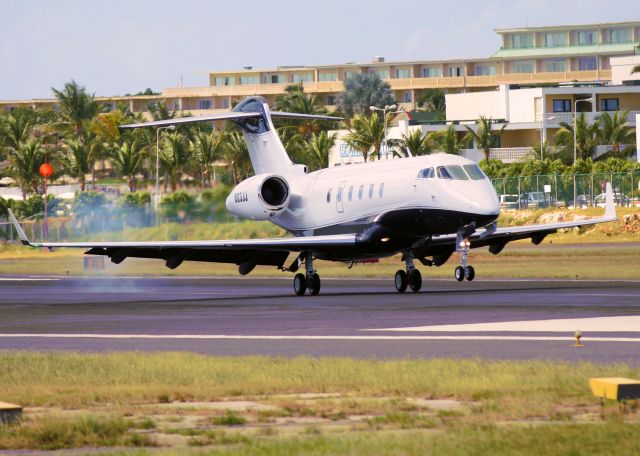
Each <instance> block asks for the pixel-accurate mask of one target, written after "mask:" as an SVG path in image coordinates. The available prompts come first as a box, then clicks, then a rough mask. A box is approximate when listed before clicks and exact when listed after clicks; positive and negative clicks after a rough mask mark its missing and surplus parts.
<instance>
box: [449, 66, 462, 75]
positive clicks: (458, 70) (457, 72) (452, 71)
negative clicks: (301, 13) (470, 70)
mask: <svg viewBox="0 0 640 456" xmlns="http://www.w3.org/2000/svg"><path fill="white" fill-rule="evenodd" d="M449 76H450V77H459V76H462V68H461V67H449Z"/></svg>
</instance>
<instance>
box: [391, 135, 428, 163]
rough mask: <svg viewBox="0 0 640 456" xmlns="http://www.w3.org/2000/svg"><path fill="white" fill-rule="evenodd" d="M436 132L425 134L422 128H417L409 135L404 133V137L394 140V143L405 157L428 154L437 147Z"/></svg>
mask: <svg viewBox="0 0 640 456" xmlns="http://www.w3.org/2000/svg"><path fill="white" fill-rule="evenodd" d="M434 133H435V132H432V133H428V134H426V135H423V134H422V130H421V129H415V130H413V131H412V132H411V133H409V134H408V135H405V134H404V133H403V134H402V138H401V139H399V140H396V141H394V143H395V146H396V147H397V148H398V149H400V154H401V155H402V156H404V157H411V156H413V157H417V156H418V155H427V154H430V153H431V152H433V150H434V148H435V140H436V135H435V134H434ZM389 142H391V141H389Z"/></svg>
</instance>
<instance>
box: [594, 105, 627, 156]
mask: <svg viewBox="0 0 640 456" xmlns="http://www.w3.org/2000/svg"><path fill="white" fill-rule="evenodd" d="M628 114H629V113H628V111H616V112H614V113H613V115H611V114H610V113H608V112H604V113H602V114H601V115H600V116H599V117H598V120H597V122H598V124H599V125H600V135H601V140H602V143H603V144H607V145H611V146H612V148H611V155H612V156H614V157H619V156H620V155H621V151H620V145H621V144H631V143H632V142H633V138H634V136H635V134H634V132H633V129H632V128H631V127H630V126H629V125H628V124H627V115H628ZM627 149H629V150H631V149H633V150H635V147H633V148H627Z"/></svg>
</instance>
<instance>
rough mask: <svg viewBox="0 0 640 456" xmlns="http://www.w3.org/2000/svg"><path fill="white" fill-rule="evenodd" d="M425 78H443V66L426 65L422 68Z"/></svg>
mask: <svg viewBox="0 0 640 456" xmlns="http://www.w3.org/2000/svg"><path fill="white" fill-rule="evenodd" d="M422 77H423V78H441V77H442V68H433V67H424V68H422Z"/></svg>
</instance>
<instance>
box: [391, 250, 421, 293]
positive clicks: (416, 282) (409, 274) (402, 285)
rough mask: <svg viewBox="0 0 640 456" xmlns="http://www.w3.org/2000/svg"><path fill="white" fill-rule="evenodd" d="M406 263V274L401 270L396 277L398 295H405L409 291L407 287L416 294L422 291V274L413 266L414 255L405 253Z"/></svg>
mask: <svg viewBox="0 0 640 456" xmlns="http://www.w3.org/2000/svg"><path fill="white" fill-rule="evenodd" d="M404 261H405V264H406V272H405V271H403V270H402V269H399V270H398V271H397V272H396V275H395V281H394V284H395V286H396V290H397V291H398V293H404V292H405V291H406V290H407V286H408V287H409V288H410V289H411V291H413V292H414V293H416V292H418V291H420V288H422V274H420V271H418V270H417V269H416V267H415V265H414V264H413V253H412V252H405V254H404Z"/></svg>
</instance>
